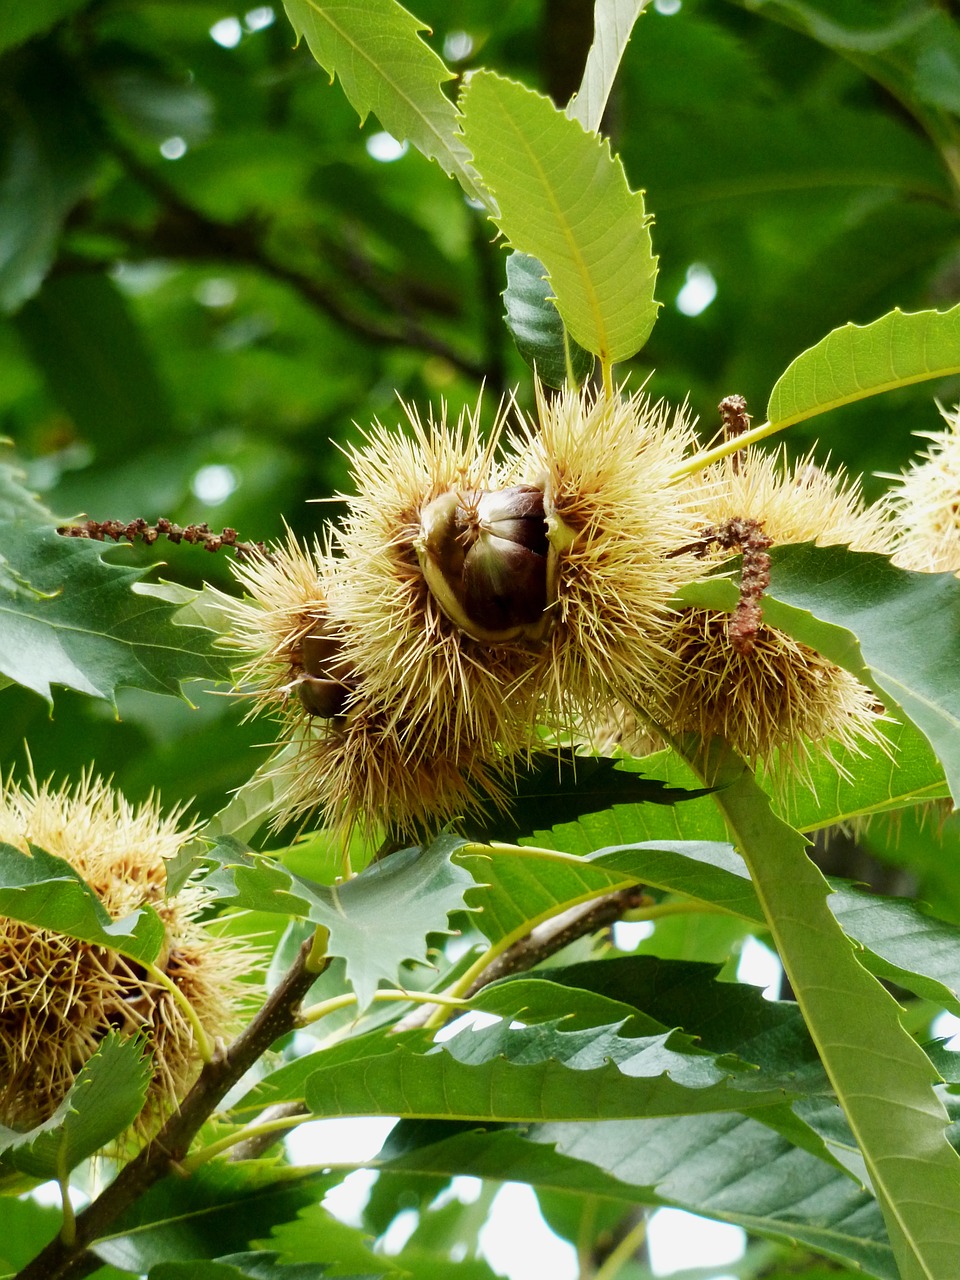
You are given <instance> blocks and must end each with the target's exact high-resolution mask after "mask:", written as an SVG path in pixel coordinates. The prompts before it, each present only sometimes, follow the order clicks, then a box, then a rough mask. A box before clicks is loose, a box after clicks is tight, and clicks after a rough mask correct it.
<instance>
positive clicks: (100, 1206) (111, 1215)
mask: <svg viewBox="0 0 960 1280" xmlns="http://www.w3.org/2000/svg"><path fill="white" fill-rule="evenodd" d="M312 943H313V940H312V938H311V939H308V940H307V941H306V942H304V944H303V946H302V947H301V948H300V951H299V953H298V955H297V958H296V960H295V961H294V963H293V964H292V965H291V967H290V969H289V970H288V972H287V973H286V974H285V975H284V977H283V979H282V981H281V982H280V984H279V986H277V987H276V988H275V990H274V991H272V992H271V994H270V995H269V997H268V998H267V1000H266V1002H265V1003H264V1004H263V1006H262V1007H261V1009H260V1011H259V1012H258V1013H257V1015H256V1017H255V1018H254V1019H253V1021H252V1022H251V1023H250V1024H249V1026H248V1027H246V1028H245V1030H244V1031H242V1032H241V1033H240V1035H239V1036H237V1038H236V1039H235V1040H234V1041H233V1043H232V1044H230V1045H228V1046H227V1047H226V1048H225V1049H224V1050H223V1051H222V1053H220V1054H218V1056H217V1057H216V1058H215V1059H214V1060H213V1062H211V1063H209V1064H208V1065H207V1066H205V1067H204V1068H203V1070H202V1071H201V1072H200V1076H199V1078H198V1079H197V1082H196V1084H195V1085H194V1086H193V1088H192V1089H191V1090H190V1092H189V1093H188V1094H187V1096H186V1097H185V1098H184V1100H183V1102H182V1103H181V1104H180V1107H179V1109H178V1110H177V1111H176V1112H175V1113H174V1114H173V1115H172V1116H171V1117H170V1119H169V1120H168V1121H167V1122H166V1124H165V1125H164V1126H163V1128H162V1129H161V1130H160V1132H159V1133H158V1134H157V1136H156V1137H155V1138H154V1139H153V1140H152V1141H151V1142H150V1143H149V1144H148V1145H147V1146H146V1147H144V1148H143V1150H142V1151H141V1152H140V1153H139V1155H137V1156H135V1157H134V1159H133V1160H131V1161H130V1163H129V1164H128V1165H125V1166H124V1167H123V1169H121V1170H120V1172H119V1173H118V1174H117V1176H116V1178H115V1179H114V1181H113V1182H112V1183H111V1184H110V1185H109V1186H108V1187H107V1188H106V1190H105V1191H103V1192H102V1193H101V1194H100V1195H99V1196H98V1197H97V1199H96V1200H94V1201H93V1202H92V1203H91V1204H90V1205H88V1206H87V1208H85V1209H84V1210H83V1211H82V1212H81V1213H78V1214H77V1218H76V1230H75V1238H74V1240H73V1241H72V1242H71V1243H70V1244H69V1245H68V1244H65V1243H64V1242H63V1241H62V1240H61V1239H60V1238H59V1237H57V1238H56V1239H55V1240H52V1241H51V1242H50V1244H48V1245H47V1247H46V1248H45V1249H44V1250H43V1251H42V1252H41V1253H39V1254H38V1255H37V1256H36V1257H35V1258H34V1259H33V1261H32V1262H29V1263H28V1264H27V1265H26V1266H25V1267H24V1268H23V1270H22V1271H20V1272H18V1274H17V1276H16V1280H80V1278H81V1277H83V1276H86V1275H89V1274H90V1273H91V1271H96V1270H97V1269H98V1268H99V1267H101V1266H102V1265H103V1263H102V1262H101V1260H100V1259H99V1258H97V1257H96V1256H95V1255H94V1254H93V1253H91V1252H90V1246H91V1245H92V1244H94V1243H95V1241H96V1240H98V1239H99V1238H100V1237H101V1236H102V1235H104V1234H105V1232H106V1231H107V1229H108V1228H109V1227H110V1226H111V1225H112V1224H113V1223H114V1222H115V1221H116V1220H117V1218H119V1217H120V1216H121V1214H123V1213H124V1212H125V1211H126V1210H127V1209H129V1208H130V1207H131V1206H132V1205H133V1204H135V1203H136V1201H137V1200H139V1198H140V1197H141V1196H142V1195H143V1194H144V1192H146V1191H147V1190H148V1189H149V1188H150V1187H152V1186H153V1184H154V1183H155V1182H158V1181H159V1180H160V1179H161V1178H163V1177H164V1176H165V1175H166V1174H168V1173H170V1172H172V1171H174V1170H175V1169H176V1167H177V1166H178V1164H179V1163H180V1161H181V1160H183V1158H184V1156H185V1155H186V1154H187V1151H188V1149H189V1147H190V1143H191V1142H192V1141H193V1138H194V1136H195V1135H196V1134H197V1133H198V1132H199V1130H200V1129H201V1127H202V1126H203V1124H204V1123H205V1122H206V1120H207V1119H208V1118H209V1117H210V1116H211V1115H212V1114H213V1112H214V1111H215V1110H216V1107H217V1105H218V1104H219V1102H220V1101H221V1099H222V1098H223V1097H224V1095H225V1094H226V1093H227V1091H228V1090H229V1089H231V1088H233V1086H234V1085H235V1084H236V1083H237V1081H238V1080H239V1079H240V1078H241V1077H242V1076H243V1075H244V1074H245V1073H246V1072H247V1071H248V1070H249V1069H250V1067H252V1066H253V1064H254V1063H255V1062H256V1061H257V1059H258V1058H260V1057H261V1056H262V1055H263V1054H264V1053H266V1051H267V1050H268V1049H269V1048H270V1046H271V1045H272V1044H273V1043H274V1041H276V1040H277V1039H279V1037H280V1036H283V1035H286V1034H287V1033H288V1032H290V1031H292V1030H294V1029H295V1028H296V1027H297V1025H298V1023H299V1014H300V1006H301V1003H302V1001H303V999H304V997H305V996H306V994H307V992H308V991H309V990H310V988H311V987H312V986H313V984H314V982H316V980H317V977H318V973H317V972H316V970H315V969H308V968H307V957H308V955H309V954H310V948H311V946H312Z"/></svg>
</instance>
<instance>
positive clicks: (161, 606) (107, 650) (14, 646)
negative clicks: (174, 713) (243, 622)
mask: <svg viewBox="0 0 960 1280" xmlns="http://www.w3.org/2000/svg"><path fill="white" fill-rule="evenodd" d="M57 523H58V522H57V521H56V520H55V518H54V517H53V516H52V515H51V514H50V513H49V512H48V511H47V510H46V509H45V508H44V507H43V505H42V504H41V503H40V502H38V501H37V499H36V498H35V497H34V496H33V495H32V494H30V493H28V492H27V490H26V489H24V488H23V486H22V485H21V484H20V480H19V475H18V473H17V472H16V471H15V470H14V469H13V468H12V467H11V466H9V464H3V463H0V673H2V674H3V675H5V676H7V677H8V678H9V679H10V680H12V681H15V682H16V683H17V684H21V685H24V686H25V687H26V688H28V689H33V690H34V692H35V693H39V694H40V695H41V696H42V697H44V698H46V699H47V700H48V701H52V686H53V685H55V684H61V685H66V686H67V687H68V688H71V689H78V690H79V691H80V692H81V693H87V694H91V695H92V696H94V697H97V698H104V699H107V700H109V701H113V700H114V699H115V696H116V691H117V689H118V688H119V687H121V686H124V685H126V686H134V687H136V688H139V689H146V690H148V691H149V692H151V693H169V694H179V693H180V683H181V681H183V680H189V679H200V678H213V679H223V678H225V677H226V674H227V659H226V657H225V656H221V655H219V654H217V653H216V652H215V651H214V650H213V648H212V645H213V641H214V639H215V637H214V635H213V633H211V632H210V631H207V630H205V629H203V628H200V627H192V626H189V627H188V626H178V625H177V624H176V609H175V608H173V607H171V606H170V605H169V604H167V603H166V602H164V601H163V600H159V599H157V598H155V597H153V596H151V595H150V594H149V590H148V591H146V592H143V593H142V594H141V593H140V592H139V591H138V586H139V583H140V579H142V578H143V576H144V574H145V573H146V572H147V570H145V569H130V568H123V567H122V566H120V565H117V564H113V563H109V562H108V561H106V560H104V559H103V554H102V553H103V548H102V546H101V544H99V543H96V542H91V541H89V540H88V539H84V538H65V537H62V536H61V535H59V534H58V533H57Z"/></svg>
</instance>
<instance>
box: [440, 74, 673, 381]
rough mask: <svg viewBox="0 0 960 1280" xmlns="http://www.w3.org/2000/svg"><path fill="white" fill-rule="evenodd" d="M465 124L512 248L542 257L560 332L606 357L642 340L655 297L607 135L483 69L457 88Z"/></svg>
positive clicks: (647, 257) (633, 199) (643, 241)
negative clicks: (602, 137)
mask: <svg viewBox="0 0 960 1280" xmlns="http://www.w3.org/2000/svg"><path fill="white" fill-rule="evenodd" d="M460 105H461V110H462V111H463V115H464V124H463V132H464V137H465V139H466V142H467V145H468V146H469V148H470V150H471V151H472V153H473V156H474V160H475V162H476V165H477V168H478V169H479V171H480V174H481V177H482V178H483V181H484V182H485V184H486V185H487V186H488V187H489V189H490V191H491V193H492V194H493V196H494V198H495V199H496V201H497V205H498V207H499V213H498V214H497V216H496V218H495V221H496V222H497V225H498V226H499V227H500V229H501V230H502V231H503V233H504V235H505V236H506V237H507V239H508V240H509V241H510V243H511V245H512V246H513V247H514V248H515V249H519V250H520V251H521V252H522V253H527V254H531V255H532V256H533V257H535V258H538V259H539V260H540V262H542V263H543V265H544V267H545V268H546V270H547V272H548V273H549V277H550V286H551V288H552V289H553V293H554V295H555V297H556V304H557V310H558V311H559V312H560V316H561V319H562V320H563V323H564V325H565V326H566V328H567V331H568V332H569V333H570V335H571V336H572V337H573V338H574V340H575V341H576V342H578V343H579V344H580V346H582V347H584V348H585V349H586V350H587V351H592V352H593V353H594V354H595V355H598V356H599V357H600V358H601V360H603V361H604V363H605V364H610V363H612V362H614V361H617V360H625V359H627V357H628V356H632V355H633V354H634V353H635V352H636V351H638V350H639V349H640V347H642V346H643V344H644V342H646V340H647V338H648V337H649V336H650V332H651V330H652V329H653V325H654V322H655V320H656V317H657V307H658V304H657V303H656V302H655V301H654V297H653V289H654V284H655V281H656V275H657V261H656V258H655V257H654V256H653V248H652V244H651V240H650V219H649V217H648V216H647V214H646V211H645V209H644V204H643V195H642V193H640V192H634V191H631V190H630V188H629V187H628V185H627V179H626V175H625V174H624V171H623V165H622V164H621V162H620V160H619V159H617V158H615V157H613V156H612V155H611V153H610V146H609V143H607V142H601V141H600V139H599V138H597V137H596V136H595V135H593V134H588V133H586V132H584V129H583V126H582V125H580V124H579V123H577V121H575V120H570V119H568V117H567V116H565V115H564V114H563V113H562V112H561V111H558V110H557V109H556V107H554V106H553V104H552V103H551V102H550V100H549V99H548V98H545V97H543V96H541V95H540V94H538V93H534V92H533V91H532V90H530V89H525V88H524V87H523V86H522V85H519V84H515V83H513V82H512V81H510V80H504V79H501V77H500V76H497V75H494V74H493V73H492V72H489V71H480V72H477V73H476V74H475V75H473V76H472V77H471V79H470V81H469V83H468V84H467V85H466V86H465V88H464V90H463V93H462V95H461V102H460Z"/></svg>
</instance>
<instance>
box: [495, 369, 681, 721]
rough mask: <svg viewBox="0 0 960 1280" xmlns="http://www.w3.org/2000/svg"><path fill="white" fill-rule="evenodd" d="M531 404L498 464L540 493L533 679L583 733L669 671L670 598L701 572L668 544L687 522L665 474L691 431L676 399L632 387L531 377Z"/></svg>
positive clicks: (640, 701) (634, 701)
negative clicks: (539, 633)
mask: <svg viewBox="0 0 960 1280" xmlns="http://www.w3.org/2000/svg"><path fill="white" fill-rule="evenodd" d="M537 410H538V422H536V423H531V424H528V425H527V426H526V427H525V428H524V429H523V430H521V431H520V432H518V433H517V435H516V436H515V438H514V440H513V442H512V443H513V447H514V449H515V452H516V456H515V458H514V459H513V461H512V462H511V463H509V464H508V466H509V474H510V476H511V477H515V478H516V479H517V480H519V481H521V482H524V483H526V484H530V485H533V486H534V487H536V488H538V489H540V490H542V492H543V499H544V515H545V518H546V528H547V543H548V553H547V599H548V619H549V622H548V628H547V632H546V636H545V642H544V644H543V646H542V648H541V653H540V656H539V659H538V666H537V676H536V679H537V684H538V688H539V689H540V690H541V697H542V700H543V702H545V703H546V704H548V705H550V706H551V708H552V709H553V714H554V717H555V718H557V719H559V720H560V721H561V722H562V723H563V724H565V725H566V726H567V727H570V728H576V729H577V730H578V731H580V732H582V731H584V730H586V731H587V732H589V731H590V730H591V727H595V726H598V725H600V724H602V723H604V722H605V721H606V719H607V717H608V708H609V705H610V703H611V701H617V700H619V701H621V702H623V703H625V704H627V705H629V706H640V707H642V706H645V705H646V702H647V699H648V695H649V691H650V689H651V688H652V687H656V686H658V685H660V684H662V683H663V682H664V681H665V680H668V679H669V671H668V666H669V661H670V655H669V653H668V651H667V650H666V648H665V646H664V636H665V633H666V629H667V627H668V624H669V620H670V617H671V608H670V604H669V601H670V598H671V597H672V596H673V595H674V593H675V592H676V590H677V589H678V588H679V587H680V586H681V585H682V584H684V583H686V582H689V581H690V580H691V579H692V578H695V577H697V576H698V575H699V574H700V572H702V569H701V566H700V565H699V564H698V563H697V561H696V560H695V559H694V558H693V557H692V556H691V555H681V556H671V554H670V553H671V552H672V551H673V550H674V549H675V548H676V547H677V546H682V545H683V544H684V543H686V542H689V541H690V540H691V539H692V538H693V537H694V535H695V530H696V527H697V523H696V520H695V519H694V518H693V516H692V515H691V511H690V506H691V503H690V497H689V494H688V493H687V491H686V490H685V488H684V487H682V486H680V485H678V484H676V483H675V482H674V481H673V478H672V477H673V474H674V472H675V471H676V469H677V468H678V467H679V466H680V463H681V462H682V460H683V457H684V455H685V453H686V452H687V451H688V450H689V449H690V448H692V446H693V438H692V432H691V427H690V424H689V422H688V420H687V417H686V414H685V412H684V410H682V409H680V410H676V411H673V410H671V409H669V408H668V407H667V406H665V405H664V404H662V403H655V404H654V403H651V402H650V401H649V400H647V399H646V398H645V397H644V396H642V395H634V396H630V397H627V398H621V397H620V396H619V395H614V396H608V395H606V394H605V393H604V392H602V391H596V392H594V391H591V390H589V389H584V390H582V391H565V392H562V393H561V394H559V395H557V396H555V397H553V398H551V399H548V398H547V396H546V394H545V393H544V391H543V390H542V388H538V400H537Z"/></svg>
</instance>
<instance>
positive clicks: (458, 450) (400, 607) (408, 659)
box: [330, 406, 548, 786]
mask: <svg viewBox="0 0 960 1280" xmlns="http://www.w3.org/2000/svg"><path fill="white" fill-rule="evenodd" d="M406 413H407V416H408V420H409V431H408V433H406V434H402V433H401V432H399V431H390V430H387V429H385V428H384V427H383V426H381V425H380V424H379V423H378V424H376V425H375V426H374V427H373V428H372V430H371V431H370V432H369V434H368V437H367V441H366V443H365V444H364V445H363V446H361V447H360V448H357V449H354V450H353V451H352V453H351V455H350V460H351V473H352V478H353V481H354V484H355V488H356V492H355V494H354V495H353V496H349V497H346V498H345V501H346V504H347V513H346V518H345V520H344V523H343V528H342V529H341V531H340V533H339V535H338V537H337V547H338V550H339V552H340V557H339V559H338V564H337V590H336V592H335V593H334V594H333V595H332V596H331V600H330V616H331V620H332V622H333V623H334V625H335V626H336V628H337V629H338V633H339V634H342V635H344V636H347V637H348V643H347V646H346V652H347V655H348V657H349V658H350V660H351V662H352V663H353V664H354V666H355V668H356V669H357V670H358V671H359V672H361V673H362V685H363V689H364V693H365V696H366V697H367V698H368V700H369V703H370V705H371V707H376V708H382V709H383V710H384V713H385V714H389V717H390V720H391V723H393V724H395V725H397V726H402V729H403V735H404V746H405V748H406V751H407V756H408V759H409V761H410V762H411V764H412V765H418V764H419V763H420V762H423V763H424V765H425V766H426V767H429V766H430V764H431V763H432V762H433V761H435V760H437V759H438V758H440V757H444V758H450V759H453V760H454V761H457V760H460V761H462V762H463V767H464V769H465V770H466V771H467V772H468V773H472V772H473V771H475V770H476V771H479V774H480V776H481V777H485V776H486V775H487V774H488V773H489V772H490V771H492V772H493V773H494V774H498V773H503V772H506V773H508V774H509V771H510V769H511V768H512V764H513V762H514V761H515V760H516V758H517V756H518V754H520V753H526V752H529V751H531V750H533V749H535V746H536V744H537V738H536V729H535V726H536V724H537V722H538V718H539V717H540V716H541V715H542V714H547V712H548V708H544V706H543V705H542V704H541V703H540V702H539V701H538V690H537V688H536V684H535V681H534V680H533V678H532V676H533V672H534V669H535V666H536V663H537V661H538V657H537V645H536V642H535V640H533V639H532V637H533V636H534V635H535V634H536V633H537V631H538V629H539V628H540V627H541V626H542V615H543V605H544V601H545V596H546V569H547V565H546V557H545V555H544V536H545V529H544V527H543V525H542V517H541V514H540V504H541V502H542V495H541V492H540V490H539V489H538V488H537V487H536V486H535V485H533V484H531V483H521V482H519V481H518V480H516V479H515V478H512V477H505V476H504V474H503V468H502V466H498V465H497V462H496V451H497V448H498V441H499V437H500V434H501V431H502V418H500V419H498V420H497V422H495V423H494V425H493V428H492V431H491V433H490V436H489V438H488V440H487V441H486V442H484V440H483V437H482V435H481V431H480V425H479V406H478V407H477V409H476V410H474V411H472V412H465V413H463V414H462V415H461V417H460V419H459V421H458V422H457V423H456V424H452V423H449V422H448V421H447V420H446V418H445V417H444V416H443V415H441V417H440V418H439V419H438V420H434V419H430V420H428V421H427V422H426V424H424V423H423V422H421V420H420V418H419V416H418V415H417V412H416V410H415V409H413V408H412V407H411V408H407V409H406ZM481 786H485V784H483V783H481Z"/></svg>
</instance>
